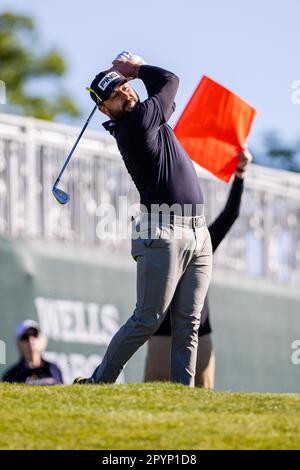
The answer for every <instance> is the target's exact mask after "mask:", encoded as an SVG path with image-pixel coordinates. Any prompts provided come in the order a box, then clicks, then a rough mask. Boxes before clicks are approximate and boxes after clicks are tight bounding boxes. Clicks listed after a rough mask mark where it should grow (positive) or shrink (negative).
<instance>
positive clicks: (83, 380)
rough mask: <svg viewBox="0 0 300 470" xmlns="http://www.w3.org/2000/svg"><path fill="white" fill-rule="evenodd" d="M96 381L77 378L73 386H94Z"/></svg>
mask: <svg viewBox="0 0 300 470" xmlns="http://www.w3.org/2000/svg"><path fill="white" fill-rule="evenodd" d="M93 383H94V381H93V379H87V378H85V377H76V379H75V380H74V382H73V385H76V384H77V385H86V384H93Z"/></svg>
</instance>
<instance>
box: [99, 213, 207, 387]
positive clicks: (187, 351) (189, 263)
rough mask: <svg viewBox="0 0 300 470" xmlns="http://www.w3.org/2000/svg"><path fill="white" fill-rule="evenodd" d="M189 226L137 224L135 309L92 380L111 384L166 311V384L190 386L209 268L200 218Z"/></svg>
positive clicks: (179, 220)
mask: <svg viewBox="0 0 300 470" xmlns="http://www.w3.org/2000/svg"><path fill="white" fill-rule="evenodd" d="M194 221H195V219H192V218H191V217H177V216H176V218H175V220H174V221H172V223H171V222H170V220H169V221H168V222H166V221H162V220H159V218H158V217H157V218H156V217H154V218H152V219H151V224H150V225H149V224H148V221H147V223H145V222H143V220H141V222H140V223H138V224H137V225H136V227H135V230H134V231H133V239H132V256H133V258H134V259H135V260H136V262H137V303H136V308H135V310H134V313H133V315H132V316H131V317H130V318H129V320H128V321H127V322H126V323H125V325H123V326H122V327H121V328H120V330H119V331H118V332H117V333H116V334H115V336H114V337H113V338H112V340H111V342H110V344H109V346H108V348H107V351H106V354H105V356H104V358H103V361H102V363H101V364H100V365H99V366H98V367H97V368H96V370H95V371H94V373H93V375H92V377H91V379H92V381H94V382H96V383H111V382H115V380H116V379H117V378H118V375H119V374H120V372H121V371H122V369H123V367H124V365H125V364H126V363H127V361H128V360H129V359H130V358H131V356H132V355H133V354H134V353H135V352H136V351H137V349H138V348H139V347H140V346H141V345H142V344H144V343H145V341H147V339H148V338H149V337H150V336H151V335H152V334H153V333H154V332H155V331H156V330H157V328H158V327H159V325H160V323H161V322H162V320H163V318H164V316H165V314H166V312H167V310H168V308H169V307H170V308H171V318H172V350H171V381H172V382H176V383H182V384H185V385H189V386H194V376H195V368H196V358H197V346H198V329H199V325H200V315H201V310H202V307H203V303H204V299H205V296H206V293H207V289H208V286H209V282H210V277H211V265H212V248H211V241H210V234H209V231H208V229H207V227H206V225H205V219H204V216H202V217H200V218H197V219H196V221H197V222H199V221H200V224H199V223H198V224H195V223H193V224H192V222H194ZM201 224H202V226H200V225H201ZM192 225H194V227H193V226H192ZM195 225H198V227H195Z"/></svg>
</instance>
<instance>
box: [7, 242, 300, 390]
mask: <svg viewBox="0 0 300 470" xmlns="http://www.w3.org/2000/svg"><path fill="white" fill-rule="evenodd" d="M209 297H210V307H211V317H212V324H213V330H214V333H213V341H214V347H215V350H216V357H217V373H216V387H217V388H218V389H225V390H244V391H278V392H283V391H286V392H288V391H290V392H296V391H299V390H300V364H298V362H300V341H299V348H298V349H299V361H298V362H297V361H294V362H295V363H294V364H293V363H292V354H293V353H294V355H295V354H296V357H297V350H293V349H292V344H293V342H295V341H296V340H300V293H299V291H298V290H297V289H292V288H290V287H288V286H284V285H276V284H272V283H269V282H266V281H264V280H261V279H245V278H242V277H241V276H238V275H234V274H228V273H222V272H214V274H213V282H212V286H211V288H210V293H209ZM134 304H135V263H134V261H133V260H132V259H131V257H130V255H129V248H128V255H127V256H124V255H120V254H116V253H114V252H113V250H107V251H103V250H101V249H100V248H99V249H98V248H94V247H93V248H87V247H84V248H83V247H82V248H81V247H78V246H77V247H74V246H73V245H68V244H63V243H54V242H51V243H50V242H45V241H40V240H35V241H32V240H31V241H28V240H14V241H12V240H11V239H6V238H0V341H1V340H2V341H4V342H5V344H6V362H7V365H10V364H12V363H13V362H14V361H16V360H17V357H18V355H17V351H16V348H15V340H14V331H15V326H16V324H17V323H18V322H19V321H20V320H22V319H24V318H33V319H37V320H38V321H40V323H41V325H42V327H43V330H44V331H45V333H46V334H47V336H48V338H49V340H48V347H47V355H48V357H49V358H50V359H52V360H55V361H57V362H58V363H59V365H60V366H61V368H62V369H63V372H64V376H65V379H66V381H67V382H70V381H71V380H72V379H73V378H74V377H75V376H76V375H79V374H88V373H91V371H92V370H93V368H94V367H95V365H96V364H97V363H98V362H99V360H100V359H101V356H102V355H103V354H104V352H105V350H106V346H107V344H108V342H109V339H110V337H111V336H112V335H113V333H114V332H115V331H116V330H117V329H118V328H119V326H121V325H122V324H123V323H124V322H125V321H126V319H127V318H128V317H129V315H130V314H131V313H132V311H133V309H134ZM2 346H3V343H1V348H2ZM2 349H3V348H2ZM144 356H145V347H143V348H141V350H140V351H138V352H137V353H136V354H135V355H134V357H133V358H132V359H131V360H130V361H129V363H128V364H127V366H126V368H125V370H124V375H123V376H122V377H121V380H125V381H126V382H132V381H141V380H142V377H143V364H144ZM294 357H295V356H294ZM0 362H1V361H0ZM7 365H0V374H1V375H2V373H3V371H4V369H5V368H6V367H7Z"/></svg>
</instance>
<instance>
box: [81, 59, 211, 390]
mask: <svg viewBox="0 0 300 470" xmlns="http://www.w3.org/2000/svg"><path fill="white" fill-rule="evenodd" d="M141 62H142V60H137V59H136V56H132V55H131V54H130V53H122V54H120V55H119V56H118V57H117V59H116V60H115V61H114V62H113V68H112V69H110V70H106V71H104V72H101V73H99V74H98V75H97V76H96V77H95V79H94V80H93V82H92V84H91V87H90V92H91V97H92V99H93V100H94V101H95V102H96V103H97V104H98V108H99V110H100V111H101V112H102V113H104V114H105V115H106V116H107V117H108V118H109V120H108V121H107V122H105V123H104V124H103V126H104V128H105V129H106V130H107V131H109V132H110V134H111V135H112V136H113V137H114V138H115V139H116V142H117V145H118V148H119V150H120V153H121V155H122V158H123V161H124V163H125V166H126V168H127V170H128V172H129V174H130V176H131V178H132V180H133V181H134V183H135V185H136V187H137V190H138V192H139V194H140V203H141V214H140V217H139V218H137V219H136V220H135V221H134V226H133V233H132V256H133V258H134V260H135V261H136V263H137V302H136V307H135V310H134V312H133V314H132V316H131V317H130V318H129V320H128V321H127V322H126V323H125V324H124V325H123V326H122V327H121V328H120V330H119V331H118V332H117V333H116V335H115V336H114V337H113V338H112V340H111V342H110V344H109V346H108V348H107V351H106V354H105V356H104V358H103V361H102V363H101V364H100V365H99V366H98V367H97V368H96V370H95V371H94V373H93V375H92V377H90V378H88V379H84V378H77V379H75V381H74V383H81V384H82V383H110V382H114V381H115V380H116V379H117V377H118V375H119V374H120V372H121V370H122V369H123V367H124V365H125V364H126V363H127V361H128V360H129V359H130V358H131V356H132V355H133V354H134V353H135V351H136V350H137V349H138V348H139V347H140V346H141V345H142V344H144V343H145V341H147V339H148V338H149V337H150V336H151V335H153V333H154V332H155V331H156V330H157V329H158V328H159V326H160V324H161V322H162V321H163V319H164V317H165V314H166V312H167V311H168V309H169V308H170V309H171V312H172V313H171V315H172V324H173V335H172V351H171V371H170V377H171V381H172V382H175V383H182V384H185V385H188V386H194V376H195V367H196V357H197V345H198V330H199V325H200V312H201V310H202V306H203V302H204V299H205V296H206V293H207V289H208V286H209V282H210V278H211V264H212V247H211V240H210V234H209V231H208V229H207V226H206V223H205V217H204V212H203V210H204V200H203V195H202V191H201V187H200V184H199V181H198V178H197V175H196V171H195V169H194V166H193V163H192V161H191V160H190V158H189V157H188V155H187V154H186V153H185V151H184V150H183V148H182V147H181V145H180V143H179V142H178V140H177V139H176V137H175V135H174V132H173V130H172V129H171V127H170V126H169V125H168V120H169V118H170V116H171V115H172V113H173V111H174V109H175V103H174V99H175V95H176V92H177V89H178V84H179V79H178V77H177V76H176V75H174V74H173V73H171V72H168V71H167V70H164V69H161V68H158V67H153V66H149V65H141ZM134 78H139V79H141V80H142V81H143V82H144V85H145V87H146V89H147V92H148V99H146V100H145V101H143V102H141V101H140V100H139V97H138V95H137V93H136V92H135V91H134V90H133V88H132V87H131V86H130V84H129V83H128V80H130V79H134Z"/></svg>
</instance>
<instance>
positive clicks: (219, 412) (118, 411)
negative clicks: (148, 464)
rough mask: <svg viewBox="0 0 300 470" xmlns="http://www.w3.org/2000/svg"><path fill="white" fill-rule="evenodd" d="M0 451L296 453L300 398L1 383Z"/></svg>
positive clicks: (164, 387)
mask: <svg viewBox="0 0 300 470" xmlns="http://www.w3.org/2000/svg"><path fill="white" fill-rule="evenodd" d="M0 403H1V408H0V448H1V449H168V450H169V449H297V448H299V446H300V444H299V443H300V426H299V423H300V394H257V393H256V394H254V393H252V394H249V393H248V394H246V393H245V394H242V393H227V392H226V393H224V392H209V391H206V390H201V389H196V388H195V389H191V388H187V387H184V386H180V385H172V384H156V383H153V384H130V385H101V386H92V385H91V386H86V385H85V386H80V385H77V386H67V385H66V386H56V387H31V386H26V385H9V384H0Z"/></svg>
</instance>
